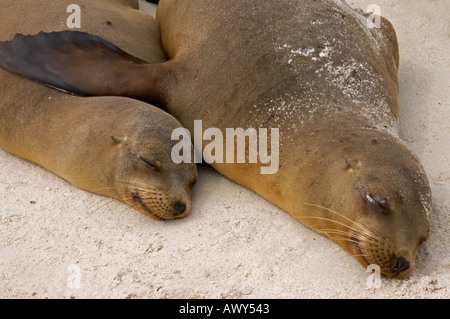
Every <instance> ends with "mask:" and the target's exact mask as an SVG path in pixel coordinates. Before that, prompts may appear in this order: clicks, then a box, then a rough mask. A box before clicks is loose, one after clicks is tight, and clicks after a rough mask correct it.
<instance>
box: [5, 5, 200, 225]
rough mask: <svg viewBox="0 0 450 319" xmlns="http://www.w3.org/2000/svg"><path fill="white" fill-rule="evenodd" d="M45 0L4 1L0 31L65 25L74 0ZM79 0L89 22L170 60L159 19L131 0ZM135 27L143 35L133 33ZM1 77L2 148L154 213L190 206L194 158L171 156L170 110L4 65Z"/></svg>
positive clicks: (182, 211)
mask: <svg viewBox="0 0 450 319" xmlns="http://www.w3.org/2000/svg"><path fill="white" fill-rule="evenodd" d="M47 2H48V3H47V6H45V5H42V3H39V5H36V4H35V3H36V2H35V1H20V2H17V1H12V0H11V1H3V2H2V9H1V10H0V37H1V39H2V40H8V39H11V38H13V37H14V34H15V33H17V32H23V33H35V32H39V31H41V30H51V29H53V28H54V29H58V30H59V29H61V26H60V24H59V21H61V20H62V19H64V17H67V13H66V7H67V6H68V4H69V3H70V2H69V1H47ZM77 3H78V4H80V5H84V10H85V14H86V15H85V16H83V18H84V20H86V21H84V23H83V26H84V27H85V30H89V31H92V32H98V34H100V35H102V36H105V37H108V35H109V34H111V35H112V36H113V38H114V39H115V40H117V41H119V42H122V43H123V44H124V45H126V46H127V48H128V49H129V50H130V52H134V54H140V55H143V56H142V57H143V58H147V59H148V60H149V61H153V62H155V63H156V62H162V61H164V60H165V57H164V53H163V52H162V50H161V43H160V40H159V39H160V37H159V28H158V24H157V23H156V22H155V21H154V19H153V18H151V17H148V16H146V15H142V12H139V11H137V10H135V9H133V8H132V7H131V6H129V5H128V1H96V2H95V3H94V2H93V1H78V2H77ZM102 4H103V6H102ZM37 8H39V9H40V10H42V14H41V15H39V14H37V13H36V11H37ZM38 11H39V10H38ZM124 12H125V13H124ZM31 16H33V17H34V19H30V17H31ZM94 18H95V19H94ZM133 19H134V20H133ZM129 20H132V21H129ZM105 21H110V23H111V25H109V24H106V23H105ZM96 24H99V25H102V24H104V27H103V28H101V27H98V26H97V25H96ZM113 28H114V29H116V30H114V31H113V32H112V33H111V31H112V29H113ZM155 29H156V32H154V31H155ZM152 32H153V33H152ZM136 33H137V34H138V35H142V36H143V37H144V38H145V39H146V41H142V39H136V38H135V37H132V36H131V34H136ZM155 35H156V36H155ZM132 39H134V40H132ZM93 76H95V74H93ZM0 79H1V80H0V147H1V148H3V149H5V150H6V151H8V152H10V153H12V154H15V155H17V156H20V157H22V158H25V159H27V160H30V161H32V162H35V163H37V164H39V165H41V166H42V167H44V168H46V169H48V170H50V171H52V172H53V173H55V174H56V175H58V176H60V177H62V178H64V179H66V180H67V181H69V182H70V183H72V184H74V185H75V186H77V187H79V188H81V189H84V190H87V191H90V192H93V193H97V194H100V195H104V196H108V197H112V198H116V199H119V200H121V201H124V202H126V203H128V204H129V205H131V206H133V207H135V208H137V209H138V210H140V211H141V212H143V213H144V214H146V215H149V216H151V217H153V218H157V219H174V218H181V217H183V216H186V215H187V214H188V213H189V211H190V196H191V191H192V187H193V185H194V183H195V181H196V178H197V171H196V167H195V165H194V164H190V163H189V164H186V163H181V164H175V163H174V162H173V161H172V159H171V150H172V148H173V146H174V145H175V142H174V141H171V134H172V131H173V130H175V129H176V128H179V127H181V124H180V123H179V122H178V121H177V120H176V119H174V118H173V117H172V116H170V115H169V114H168V113H166V112H164V111H161V110H160V109H158V108H156V107H154V106H152V105H149V104H146V103H143V102H140V101H137V100H133V99H129V98H121V97H93V98H86V97H78V96H72V95H69V94H66V93H63V92H59V91H56V90H53V89H51V88H49V87H46V86H44V85H41V84H39V83H37V82H34V81H30V80H28V79H24V78H22V77H19V76H17V75H15V74H13V73H10V72H8V71H6V70H4V69H0Z"/></svg>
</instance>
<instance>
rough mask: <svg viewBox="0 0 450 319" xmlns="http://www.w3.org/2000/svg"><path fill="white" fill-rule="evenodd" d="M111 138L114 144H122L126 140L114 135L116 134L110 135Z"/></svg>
mask: <svg viewBox="0 0 450 319" xmlns="http://www.w3.org/2000/svg"><path fill="white" fill-rule="evenodd" d="M111 139H112V140H113V142H114V143H116V144H123V143H126V142H127V140H128V139H127V138H126V137H116V136H111Z"/></svg>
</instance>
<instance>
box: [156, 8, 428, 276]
mask: <svg viewBox="0 0 450 319" xmlns="http://www.w3.org/2000/svg"><path fill="white" fill-rule="evenodd" d="M367 16H368V15H366V16H364V15H361V14H359V13H357V12H355V11H354V10H352V9H351V8H350V7H349V6H347V5H346V4H345V3H342V2H341V1H328V0H327V1H325V0H323V1H309V0H305V1H298V0H287V1H281V2H280V1H263V2H261V1H251V0H249V1H231V2H227V4H226V5H224V4H223V2H221V1H218V0H209V1H201V0H191V1H177V0H162V1H160V3H159V6H158V11H157V20H158V21H159V22H160V27H161V32H162V42H163V46H164V49H165V52H166V54H167V56H168V58H169V62H168V64H169V65H170V67H171V69H172V70H173V73H174V74H175V76H174V77H175V78H176V83H177V85H176V89H174V90H172V91H171V94H170V96H169V99H168V100H167V102H166V105H167V109H168V111H169V112H170V113H171V114H172V115H174V116H175V117H176V118H177V119H179V120H180V122H181V123H182V124H183V125H184V126H185V127H187V128H188V129H189V130H190V131H193V130H194V126H193V123H194V120H197V119H201V120H202V121H203V127H204V128H208V127H217V128H219V129H221V130H222V131H225V130H226V128H237V127H242V128H244V129H245V128H248V127H255V128H259V127H266V128H279V130H280V150H279V152H280V153H279V156H280V159H279V162H280V168H279V171H278V172H277V173H276V174H273V175H262V174H260V171H259V166H260V165H252V164H248V163H247V164H232V165H230V164H226V163H224V164H217V163H216V164H213V166H214V167H215V168H216V169H217V170H218V171H219V172H221V173H223V174H224V175H226V176H228V177H230V178H231V179H233V180H235V181H238V182H239V183H241V184H243V185H245V186H247V187H249V188H251V189H253V190H255V191H256V192H257V193H259V194H261V195H262V196H263V197H265V198H267V199H268V200H269V201H270V202H272V203H275V204H276V205H278V206H279V207H281V208H283V209H284V210H285V211H287V212H288V213H290V214H292V215H293V216H294V217H296V218H298V219H299V220H300V221H301V222H303V223H305V224H306V225H309V226H310V227H312V228H314V229H316V230H318V231H319V232H322V233H324V234H326V235H327V236H329V237H330V238H331V239H333V240H335V241H336V242H337V243H338V244H340V245H341V246H342V247H344V248H345V249H346V250H347V251H349V252H350V253H351V254H352V255H354V256H355V257H356V258H357V259H358V260H359V261H360V263H361V264H362V265H363V266H365V267H367V266H368V265H370V264H377V265H379V266H380V268H381V271H382V273H383V274H385V275H387V276H389V277H406V276H408V275H410V274H411V273H412V271H413V269H414V258H415V255H416V252H417V249H418V247H419V246H420V244H421V243H422V242H423V241H424V240H426V238H427V237H428V232H429V227H430V213H431V193H430V189H429V186H428V181H427V178H426V176H425V173H424V171H423V169H422V167H421V165H420V163H419V161H418V160H417V158H416V157H415V156H414V155H413V154H412V153H411V152H410V151H409V150H408V149H407V148H406V147H405V145H404V143H403V142H402V141H401V140H400V139H399V138H398V136H397V130H398V80H397V71H398V65H399V55H398V45H397V39H396V34H395V31H394V29H393V27H392V25H391V24H390V23H389V22H388V21H387V20H386V19H382V20H381V25H380V28H376V27H375V28H372V27H371V26H370V25H369V22H368V21H367ZM174 82H175V81H174ZM207 143H208V141H205V142H204V145H203V146H205V145H206V144H207Z"/></svg>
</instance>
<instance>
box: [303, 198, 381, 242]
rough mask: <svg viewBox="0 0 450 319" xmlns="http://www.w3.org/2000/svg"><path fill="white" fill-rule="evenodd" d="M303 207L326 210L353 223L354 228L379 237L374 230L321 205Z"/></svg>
mask: <svg viewBox="0 0 450 319" xmlns="http://www.w3.org/2000/svg"><path fill="white" fill-rule="evenodd" d="M305 205H309V206H313V207H317V208H321V209H324V210H326V211H328V212H331V213H333V214H336V215H338V216H340V217H342V218H344V219H346V220H348V221H349V222H351V223H353V224H354V225H355V226H358V227H360V228H361V229H365V230H368V231H369V232H371V233H374V234H375V235H379V234H377V233H376V232H375V231H374V230H372V229H371V228H369V227H368V226H366V225H363V224H361V223H358V222H355V221H354V220H351V219H350V218H348V217H347V216H344V215H343V214H341V213H338V212H337V211H335V210H332V209H330V208H327V207H324V206H321V205H317V204H311V203H305Z"/></svg>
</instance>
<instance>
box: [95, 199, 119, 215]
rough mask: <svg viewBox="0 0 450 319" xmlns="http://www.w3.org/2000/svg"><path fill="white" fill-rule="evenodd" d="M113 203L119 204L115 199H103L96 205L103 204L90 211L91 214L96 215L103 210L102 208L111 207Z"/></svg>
mask: <svg viewBox="0 0 450 319" xmlns="http://www.w3.org/2000/svg"><path fill="white" fill-rule="evenodd" d="M112 203H117V201H116V200H115V199H114V198H103V199H101V200H99V201H98V202H97V203H96V204H95V205H97V204H101V205H100V206H99V207H97V208H95V209H94V210H90V213H96V212H97V211H99V210H101V209H102V208H104V207H106V206H108V205H111V204H112Z"/></svg>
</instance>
